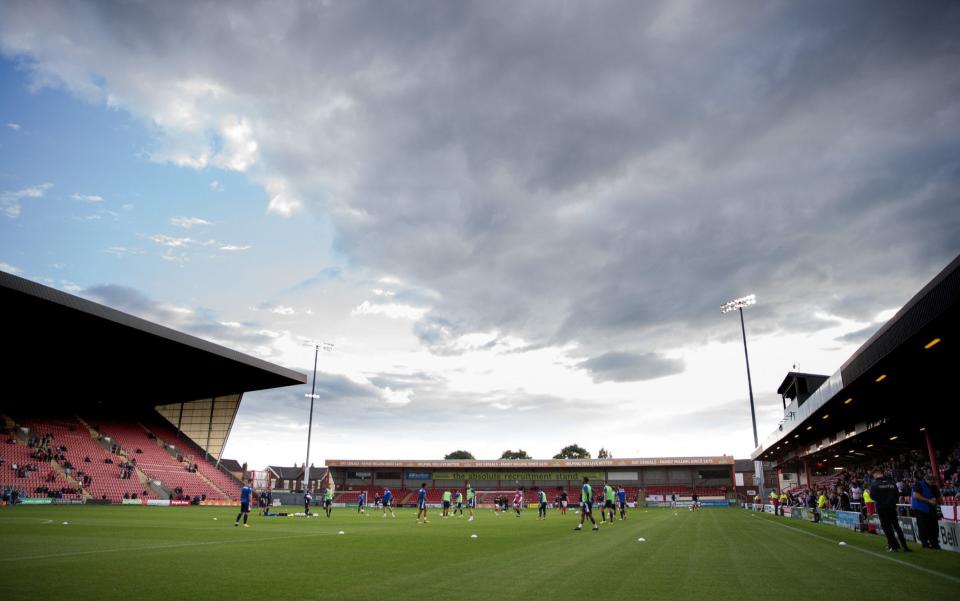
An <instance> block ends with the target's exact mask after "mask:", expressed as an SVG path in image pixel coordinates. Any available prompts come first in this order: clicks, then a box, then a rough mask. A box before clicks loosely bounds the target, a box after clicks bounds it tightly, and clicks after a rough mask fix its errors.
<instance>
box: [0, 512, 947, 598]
mask: <svg viewBox="0 0 960 601" xmlns="http://www.w3.org/2000/svg"><path fill="white" fill-rule="evenodd" d="M235 516H236V511H235V510H232V509H230V508H215V507H184V508H181V507H169V508H168V507H120V506H111V507H103V506H84V507H68V506H20V507H13V508H4V509H2V510H0V543H2V544H0V549H2V553H0V598H2V599H5V600H7V601H12V600H15V599H31V600H36V599H98V600H103V599H135V600H138V601H139V600H150V599H184V600H194V599H231V600H237V599H282V600H284V601H291V600H301V599H302V600H318V599H351V600H366V599H378V600H389V601H403V600H405V599H417V600H419V601H424V600H431V601H433V600H436V599H455V600H456V601H470V600H473V599H483V600H485V601H491V600H501V599H527V600H537V601H554V600H559V599H576V600H578V601H580V600H583V599H586V598H597V597H599V598H615V599H624V600H627V599H630V600H632V599H670V600H672V601H673V600H678V601H679V600H685V599H697V600H713V601H726V600H728V599H729V600H743V599H776V600H778V601H783V600H790V599H804V600H808V599H846V600H859V599H864V600H879V599H897V598H910V597H915V596H917V595H918V594H919V595H931V597H928V598H942V599H951V598H956V592H957V590H958V589H960V554H955V553H949V552H946V551H939V552H937V551H926V550H920V549H917V552H915V553H913V554H910V555H906V554H896V555H893V554H888V553H885V552H884V542H883V539H882V537H879V536H875V535H867V534H858V533H853V532H849V531H846V530H843V529H840V528H835V527H830V526H818V525H814V524H805V523H799V522H796V521H792V520H784V519H782V518H774V517H773V516H769V515H757V514H752V513H749V512H747V511H744V510H741V509H714V508H709V509H704V510H703V511H700V512H698V513H692V512H689V511H687V510H679V511H674V510H668V509H648V510H643V509H638V510H633V511H631V513H630V514H629V518H628V520H627V521H625V522H619V521H618V522H616V523H615V524H613V525H606V526H603V527H602V528H601V531H600V532H591V531H590V530H588V529H586V528H587V527H585V529H584V531H581V532H575V531H574V530H573V528H574V526H575V524H576V521H577V517H578V516H576V515H573V514H572V513H570V514H568V515H567V516H561V515H560V514H559V512H557V511H551V513H550V516H549V518H548V519H547V520H546V521H544V522H540V521H537V519H536V513H535V512H534V511H526V512H525V513H524V515H523V517H522V518H519V519H517V518H514V517H512V516H511V515H501V516H494V514H493V512H492V511H490V510H481V511H479V512H478V517H477V520H476V521H475V522H473V523H468V522H467V520H466V518H450V519H446V520H442V519H440V516H439V511H431V516H430V517H431V520H432V521H431V523H430V524H426V525H417V524H415V523H414V512H413V510H410V509H403V510H398V517H397V518H396V519H392V518H387V519H383V518H381V517H380V514H379V513H377V512H368V514H367V515H366V516H359V515H358V514H357V513H356V509H355V508H354V509H349V508H348V509H336V510H334V513H333V517H332V518H331V519H327V518H325V517H319V518H309V519H307V518H292V517H290V518H263V517H260V516H258V515H256V513H252V514H251V516H250V525H251V527H250V528H236V527H234V526H233V521H234V517H235ZM63 522H67V524H63ZM588 523H589V522H588ZM340 531H343V532H344V534H339V532H340ZM471 534H476V535H477V538H471V536H470V535H471ZM638 538H644V539H646V541H645V542H639V541H638V540H637V539H638ZM840 541H843V542H846V543H847V544H846V545H845V546H844V545H840V544H839V542H840Z"/></svg>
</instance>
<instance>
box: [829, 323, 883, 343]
mask: <svg viewBox="0 0 960 601" xmlns="http://www.w3.org/2000/svg"><path fill="white" fill-rule="evenodd" d="M879 329H880V324H870V325H869V326H867V327H865V328H861V329H859V330H854V331H853V332H847V333H846V334H844V335H843V336H838V337H837V338H836V339H835V340H836V341H837V342H843V343H849V344H860V343H862V342H866V340H867V339H868V338H870V337H871V336H873V334H874V332H876V331H877V330H879Z"/></svg>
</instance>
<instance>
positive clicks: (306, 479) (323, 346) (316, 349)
mask: <svg viewBox="0 0 960 601" xmlns="http://www.w3.org/2000/svg"><path fill="white" fill-rule="evenodd" d="M307 346H312V347H313V383H312V384H311V385H310V394H305V395H303V396H305V397H308V398H309V399H310V421H309V422H307V460H306V461H304V462H303V492H304V494H306V492H307V491H308V490H310V439H311V437H312V436H313V402H314V401H315V400H317V399H318V398H320V395H319V394H316V392H317V358H318V357H319V355H320V351H321V350H323V351H326V352H330V351H332V350H333V344H331V343H329V342H321V343H319V344H317V343H312V342H311V343H309V344H307Z"/></svg>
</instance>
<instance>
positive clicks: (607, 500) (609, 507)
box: [600, 482, 617, 524]
mask: <svg viewBox="0 0 960 601" xmlns="http://www.w3.org/2000/svg"><path fill="white" fill-rule="evenodd" d="M616 500H617V493H616V492H614V490H613V487H612V486H610V484H608V483H607V482H604V483H603V509H602V510H600V521H603V522H606V521H607V513H608V512H609V514H610V523H611V524H612V523H613V516H614V509H615V508H616Z"/></svg>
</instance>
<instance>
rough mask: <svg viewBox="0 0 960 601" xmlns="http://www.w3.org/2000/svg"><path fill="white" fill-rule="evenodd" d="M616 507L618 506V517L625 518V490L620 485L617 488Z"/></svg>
mask: <svg viewBox="0 0 960 601" xmlns="http://www.w3.org/2000/svg"><path fill="white" fill-rule="evenodd" d="M617 507H619V508H620V519H621V520H625V519H627V491H625V490H623V487H622V486H621V487H619V488H618V489H617Z"/></svg>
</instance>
